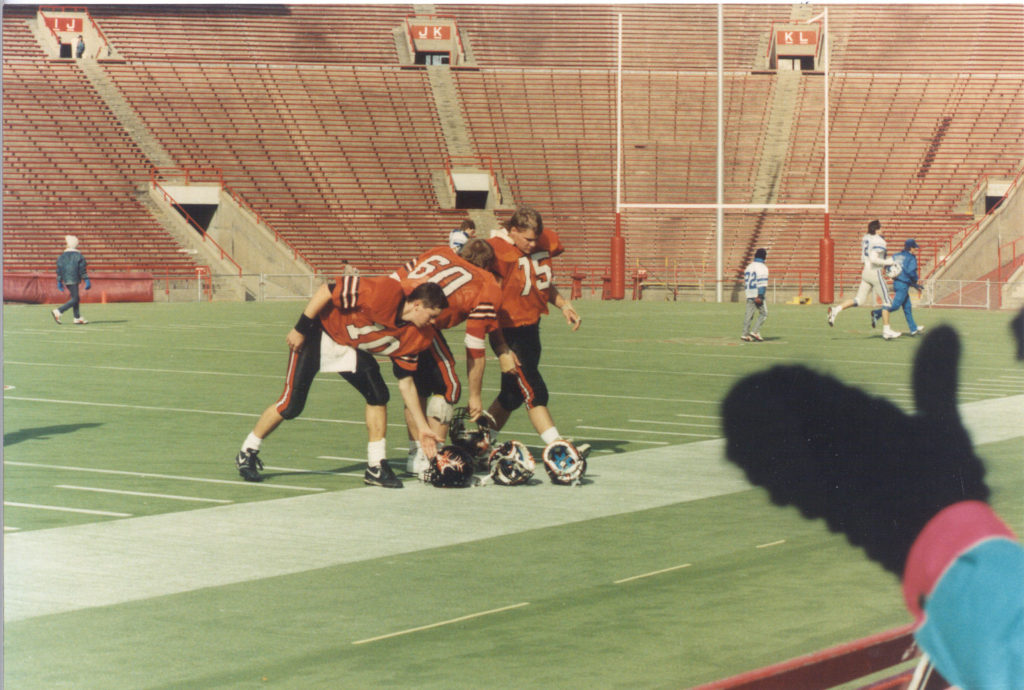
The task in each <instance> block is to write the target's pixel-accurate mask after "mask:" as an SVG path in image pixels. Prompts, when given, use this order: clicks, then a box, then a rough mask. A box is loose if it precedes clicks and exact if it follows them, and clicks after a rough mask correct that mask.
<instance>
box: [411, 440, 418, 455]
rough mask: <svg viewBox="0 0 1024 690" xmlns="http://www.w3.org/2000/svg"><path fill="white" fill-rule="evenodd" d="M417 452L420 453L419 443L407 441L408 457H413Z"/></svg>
mask: <svg viewBox="0 0 1024 690" xmlns="http://www.w3.org/2000/svg"><path fill="white" fill-rule="evenodd" d="M418 452H420V442H419V441H409V455H415V454H416V453H418Z"/></svg>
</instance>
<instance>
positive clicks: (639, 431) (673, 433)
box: [576, 424, 721, 438]
mask: <svg viewBox="0 0 1024 690" xmlns="http://www.w3.org/2000/svg"><path fill="white" fill-rule="evenodd" d="M576 428H577V429H594V430H595V431H625V432H627V433H634V434H660V435H662V436H696V437H698V438H720V437H721V434H688V433H686V432H685V431H651V430H650V429H616V428H613V427H608V426H584V425H582V424H581V425H579V426H577V427H576Z"/></svg>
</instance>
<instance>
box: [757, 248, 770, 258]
mask: <svg viewBox="0 0 1024 690" xmlns="http://www.w3.org/2000/svg"><path fill="white" fill-rule="evenodd" d="M754 258H755V259H761V260H764V259H767V258H768V250H767V249H758V250H757V251H756V252H754Z"/></svg>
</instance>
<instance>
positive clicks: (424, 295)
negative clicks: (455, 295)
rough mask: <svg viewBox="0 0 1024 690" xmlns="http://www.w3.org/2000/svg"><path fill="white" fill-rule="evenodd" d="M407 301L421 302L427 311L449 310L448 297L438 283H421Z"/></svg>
mask: <svg viewBox="0 0 1024 690" xmlns="http://www.w3.org/2000/svg"><path fill="white" fill-rule="evenodd" d="M406 299H407V300H408V301H409V302H413V301H415V300H421V301H422V302H423V306H424V307H426V308H427V309H447V308H448V297H446V296H445V294H444V290H443V289H442V288H441V286H440V285H438V284H437V283H430V282H427V283H420V284H419V285H417V286H416V287H415V288H413V291H412V292H410V293H409V297H408V298H406Z"/></svg>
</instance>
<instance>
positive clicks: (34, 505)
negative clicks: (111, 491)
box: [4, 501, 132, 517]
mask: <svg viewBox="0 0 1024 690" xmlns="http://www.w3.org/2000/svg"><path fill="white" fill-rule="evenodd" d="M4 505H5V506H10V507H12V508H35V509H38V510H56V511H58V512H61V513H82V514H83V515H106V516H107V517H131V516H132V514H131V513H115V512H112V511H109V510H86V509H85V508H68V507H66V506H48V505H43V504H41V503H16V502H14V501H4Z"/></svg>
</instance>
